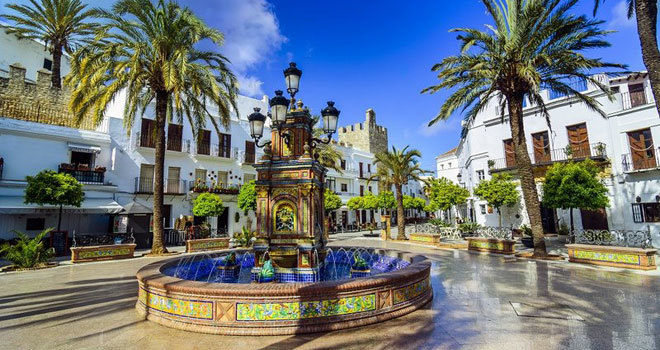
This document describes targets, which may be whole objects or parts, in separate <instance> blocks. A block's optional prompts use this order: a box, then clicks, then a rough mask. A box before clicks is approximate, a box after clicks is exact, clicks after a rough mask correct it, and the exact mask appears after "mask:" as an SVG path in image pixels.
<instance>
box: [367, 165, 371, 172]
mask: <svg viewBox="0 0 660 350" xmlns="http://www.w3.org/2000/svg"><path fill="white" fill-rule="evenodd" d="M367 172H368V173H371V164H367Z"/></svg>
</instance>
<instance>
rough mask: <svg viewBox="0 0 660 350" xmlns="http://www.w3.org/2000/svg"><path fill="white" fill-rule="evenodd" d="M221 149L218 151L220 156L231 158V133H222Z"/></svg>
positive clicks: (220, 136)
mask: <svg viewBox="0 0 660 350" xmlns="http://www.w3.org/2000/svg"><path fill="white" fill-rule="evenodd" d="M219 138H220V145H219V146H220V151H219V152H218V153H219V154H218V155H219V156H220V157H223V158H231V135H230V134H222V133H221V134H220V135H219Z"/></svg>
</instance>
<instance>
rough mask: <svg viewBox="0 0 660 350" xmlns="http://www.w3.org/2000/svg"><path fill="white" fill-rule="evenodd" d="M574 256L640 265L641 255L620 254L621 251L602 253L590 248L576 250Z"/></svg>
mask: <svg viewBox="0 0 660 350" xmlns="http://www.w3.org/2000/svg"><path fill="white" fill-rule="evenodd" d="M573 256H574V257H576V258H578V259H585V260H598V261H608V262H614V263H621V264H633V265H639V255H635V254H619V253H601V252H594V251H590V250H576V251H575V252H574V253H573Z"/></svg>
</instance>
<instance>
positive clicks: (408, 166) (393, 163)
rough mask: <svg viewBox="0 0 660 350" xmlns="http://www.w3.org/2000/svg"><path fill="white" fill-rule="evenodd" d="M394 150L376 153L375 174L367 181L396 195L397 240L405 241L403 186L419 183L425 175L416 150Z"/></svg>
mask: <svg viewBox="0 0 660 350" xmlns="http://www.w3.org/2000/svg"><path fill="white" fill-rule="evenodd" d="M408 148H409V146H406V147H404V148H403V149H396V147H394V146H392V150H391V151H387V152H383V153H378V154H376V155H375V158H376V160H375V161H374V165H375V166H376V173H375V174H374V175H372V176H371V177H370V178H369V181H374V180H378V181H380V182H381V185H382V186H383V188H392V186H394V191H395V194H396V214H397V227H398V231H399V233H398V234H397V239H401V240H403V239H406V230H405V217H404V214H403V185H405V184H407V183H408V182H409V181H419V180H420V179H421V177H422V176H423V175H424V174H426V173H427V172H426V171H425V170H422V168H421V166H420V164H419V159H420V158H421V157H422V153H421V152H419V151H418V150H416V149H408Z"/></svg>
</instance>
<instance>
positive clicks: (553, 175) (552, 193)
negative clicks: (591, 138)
mask: <svg viewBox="0 0 660 350" xmlns="http://www.w3.org/2000/svg"><path fill="white" fill-rule="evenodd" d="M598 172H599V170H598V166H596V164H594V162H593V161H591V160H590V159H585V160H584V161H583V162H579V163H574V162H570V163H555V164H554V165H553V166H552V167H550V169H548V171H547V173H546V174H545V180H544V181H543V199H542V202H543V206H545V207H548V208H561V209H564V210H565V209H568V210H569V211H570V216H571V234H572V233H573V209H576V208H578V209H586V210H597V209H602V208H605V207H609V206H610V201H609V199H608V198H607V187H605V185H604V184H603V183H602V182H601V181H600V179H599V178H598Z"/></svg>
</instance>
